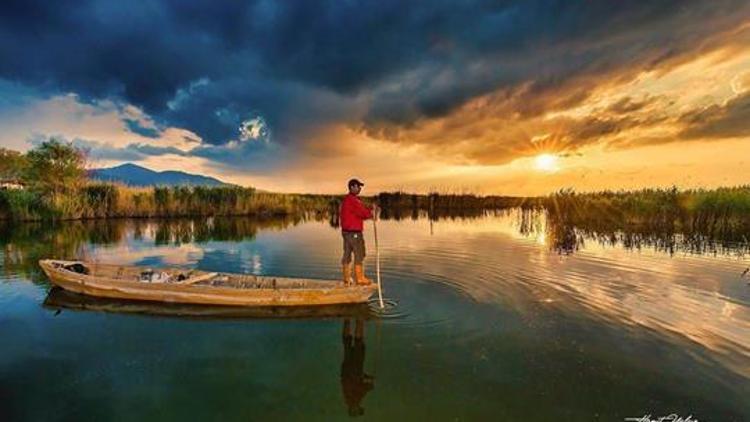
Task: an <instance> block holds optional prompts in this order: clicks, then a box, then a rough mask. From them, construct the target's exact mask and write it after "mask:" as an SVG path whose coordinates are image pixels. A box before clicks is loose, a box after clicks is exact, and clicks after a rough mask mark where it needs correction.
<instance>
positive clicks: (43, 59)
mask: <svg viewBox="0 0 750 422" xmlns="http://www.w3.org/2000/svg"><path fill="white" fill-rule="evenodd" d="M0 129H1V130H0V147H4V148H10V149H15V150H20V151H26V150H28V149H29V148H33V146H34V145H37V144H38V143H39V142H42V141H44V140H46V139H49V138H50V137H58V138H62V139H65V140H67V141H70V142H73V143H74V144H75V145H77V146H78V147H80V148H84V149H85V150H86V151H87V153H88V157H89V164H88V165H89V166H90V167H92V168H93V167H108V166H113V165H118V164H122V163H126V162H130V163H134V164H138V165H141V166H143V167H147V168H150V169H153V170H183V171H187V172H191V173H197V174H204V175H209V176H213V177H217V178H219V179H221V180H224V181H227V182H231V183H236V184H240V185H247V186H255V187H257V188H260V189H265V190H273V191H281V192H310V193H339V192H342V191H345V190H346V186H345V185H346V181H347V180H348V179H349V178H351V177H357V178H359V179H361V180H363V181H364V182H365V184H366V186H365V191H364V193H365V194H366V193H368V192H369V193H375V192H378V191H390V190H406V191H412V192H428V191H437V192H446V193H447V192H452V193H478V194H503V195H543V194H547V193H550V192H553V191H556V190H559V189H568V188H569V189H574V190H576V191H582V192H583V191H595V190H603V189H614V190H619V189H639V188H645V187H666V186H673V185H676V186H678V187H682V188H695V187H703V188H711V187H716V186H727V185H729V186H733V185H740V184H748V183H750V177H749V176H748V175H749V174H750V171H748V168H749V167H750V2H748V1H746V0H713V1H710V2H709V1H690V0H675V1H669V0H662V1H652V2H626V1H618V0H598V1H594V0H581V1H574V0H563V1H534V0H515V1H514V0H507V1H472V0H468V1H463V2H453V1H441V0H431V1H389V0H378V1H351V0H330V1H278V2H276V1H269V0H261V1H243V2H237V1H217V0H212V1H193V0H171V1H168V0H162V1H158V0H144V1H141V2H137V3H132V2H123V1H119V0H109V1H103V0H102V1H75V2H72V1H56V2H49V1H36V0H8V1H5V2H3V8H2V10H1V11H0Z"/></svg>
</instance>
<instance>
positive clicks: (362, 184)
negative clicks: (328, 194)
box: [347, 179, 365, 187]
mask: <svg viewBox="0 0 750 422" xmlns="http://www.w3.org/2000/svg"><path fill="white" fill-rule="evenodd" d="M354 185H359V186H364V185H365V184H364V183H362V182H360V181H359V180H357V179H351V180H349V184H347V186H348V187H352V186H354Z"/></svg>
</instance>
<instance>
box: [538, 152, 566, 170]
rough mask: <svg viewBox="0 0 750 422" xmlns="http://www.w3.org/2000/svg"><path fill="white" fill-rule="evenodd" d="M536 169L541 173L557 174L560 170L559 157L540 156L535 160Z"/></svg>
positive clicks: (553, 155)
mask: <svg viewBox="0 0 750 422" xmlns="http://www.w3.org/2000/svg"><path fill="white" fill-rule="evenodd" d="M534 168H535V169H537V170H539V171H544V172H548V173H552V172H555V171H557V170H559V169H560V167H559V165H558V157H557V155H555V154H539V155H537V156H536V158H535V159H534Z"/></svg>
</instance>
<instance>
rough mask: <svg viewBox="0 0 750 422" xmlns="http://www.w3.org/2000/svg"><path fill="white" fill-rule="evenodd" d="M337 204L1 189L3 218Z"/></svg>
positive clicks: (169, 190) (280, 211) (115, 188)
mask: <svg viewBox="0 0 750 422" xmlns="http://www.w3.org/2000/svg"><path fill="white" fill-rule="evenodd" d="M334 203H335V198H334V197H333V196H325V195H302V194H283V193H269V192H257V191H256V190H255V189H253V188H244V187H238V186H228V187H225V186H222V187H201V186H196V187H187V186H176V187H153V188H136V187H129V186H124V185H116V184H107V183H89V184H86V185H84V186H83V187H81V188H80V189H78V190H76V191H75V192H72V193H69V194H66V195H57V196H45V195H44V194H41V193H38V192H35V191H31V190H0V219H3V220H16V221H32V220H67V219H93V218H122V217H135V218H145V217H191V216H230V215H236V216H239V215H253V216H285V215H299V214H306V213H326V212H328V211H329V210H330V209H331V206H332V204H334Z"/></svg>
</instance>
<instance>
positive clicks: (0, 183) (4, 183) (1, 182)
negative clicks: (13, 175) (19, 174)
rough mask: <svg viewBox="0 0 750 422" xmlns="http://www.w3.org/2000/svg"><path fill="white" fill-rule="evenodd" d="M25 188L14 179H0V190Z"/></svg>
mask: <svg viewBox="0 0 750 422" xmlns="http://www.w3.org/2000/svg"><path fill="white" fill-rule="evenodd" d="M24 187H26V186H25V185H24V184H23V182H21V181H20V180H16V179H0V189H2V190H11V189H23V188H24Z"/></svg>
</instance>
